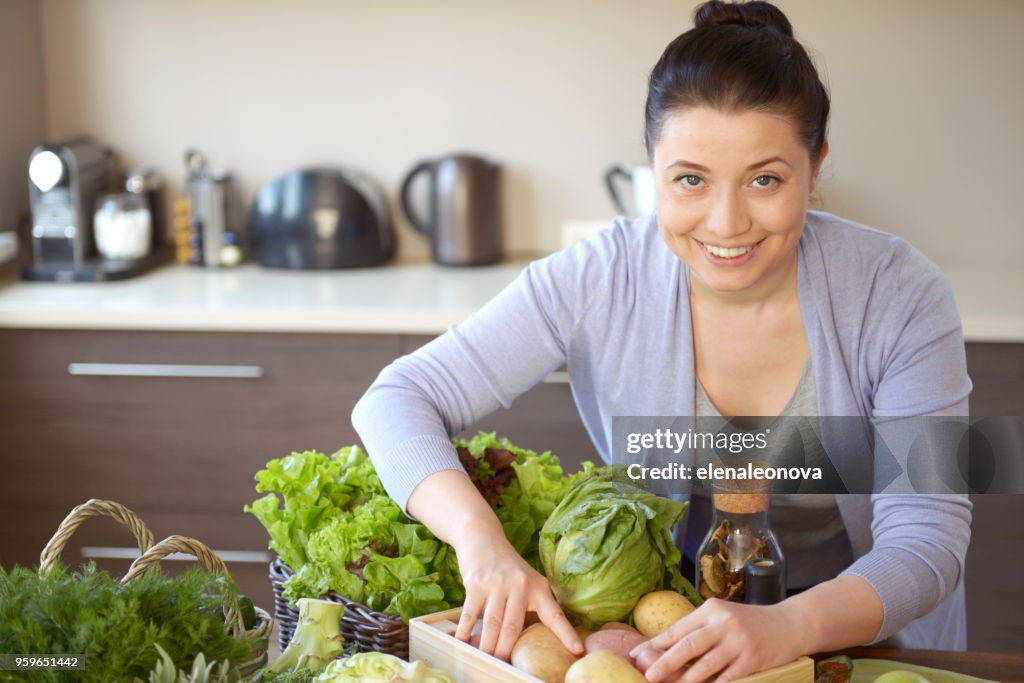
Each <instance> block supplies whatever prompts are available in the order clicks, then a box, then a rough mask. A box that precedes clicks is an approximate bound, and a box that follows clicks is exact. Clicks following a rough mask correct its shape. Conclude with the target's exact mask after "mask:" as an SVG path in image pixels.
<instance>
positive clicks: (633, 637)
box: [583, 628, 647, 664]
mask: <svg viewBox="0 0 1024 683" xmlns="http://www.w3.org/2000/svg"><path fill="white" fill-rule="evenodd" d="M646 640H647V639H646V638H644V637H643V635H642V634H640V633H637V632H636V631H634V630H633V629H631V628H630V629H623V628H614V629H607V630H602V631H598V632H597V633H592V634H590V635H589V636H588V637H587V639H586V640H585V641H584V642H583V646H584V647H585V648H586V650H587V654H590V653H591V652H598V651H600V650H607V651H609V652H614V653H615V654H617V655H620V656H622V657H624V658H625V659H627V660H629V663H630V664H632V663H633V658H632V657H630V656H629V653H630V651H631V650H632V649H633V648H634V647H636V646H637V645H639V644H640V643H643V642H645V641H646Z"/></svg>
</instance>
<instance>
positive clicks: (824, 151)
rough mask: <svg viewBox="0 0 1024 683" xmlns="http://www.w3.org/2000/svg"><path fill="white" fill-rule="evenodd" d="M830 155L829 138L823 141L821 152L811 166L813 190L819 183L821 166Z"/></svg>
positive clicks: (812, 190)
mask: <svg viewBox="0 0 1024 683" xmlns="http://www.w3.org/2000/svg"><path fill="white" fill-rule="evenodd" d="M827 156H828V140H825V141H824V142H822V143H821V153H820V154H819V155H818V160H817V161H816V162H815V163H814V166H812V167H811V192H814V189H815V188H816V187H817V185H818V174H819V173H821V166H822V164H824V163H825V157H827Z"/></svg>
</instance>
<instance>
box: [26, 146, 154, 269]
mask: <svg viewBox="0 0 1024 683" xmlns="http://www.w3.org/2000/svg"><path fill="white" fill-rule="evenodd" d="M114 161H115V159H114V153H113V151H112V150H111V149H110V148H108V147H105V146H103V145H100V144H97V143H96V142H93V141H92V140H90V139H88V138H77V139H74V140H71V141H68V142H64V143H61V144H56V145H49V144H42V145H39V146H37V147H36V148H35V149H34V150H32V154H31V156H30V157H29V162H28V179H29V183H28V188H29V205H30V207H31V210H32V230H31V234H30V237H31V240H30V241H31V261H30V262H29V263H28V264H26V265H25V266H24V267H23V268H22V276H23V277H24V278H25V279H26V280H50V281H60V282H95V281H98V280H116V279H121V278H124V277H130V276H132V275H136V274H138V273H139V272H142V271H143V270H145V269H147V268H149V267H151V265H152V264H151V263H150V261H151V259H149V258H146V259H110V258H101V257H100V254H99V252H98V251H97V247H96V240H95V232H94V230H93V228H94V226H93V217H94V214H95V210H96V200H97V197H99V195H100V194H101V193H103V192H108V191H110V190H111V189H112V188H113V185H114V183H113V181H114V165H115V164H114Z"/></svg>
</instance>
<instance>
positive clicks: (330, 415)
mask: <svg viewBox="0 0 1024 683" xmlns="http://www.w3.org/2000/svg"><path fill="white" fill-rule="evenodd" d="M428 339H429V337H409V336H402V335H348V334H346V335H316V334H248V333H194V332H128V331H71V330H0V469H2V471H3V476H0V516H2V517H0V519H3V520H4V521H3V533H2V535H0V563H2V564H3V565H5V566H10V565H12V564H14V563H18V564H23V565H28V566H31V565H34V564H35V563H36V562H37V561H38V556H39V551H40V550H42V548H43V546H44V545H45V543H46V541H47V540H48V539H49V537H50V536H51V535H52V534H53V532H54V530H55V529H56V527H57V525H58V524H59V523H60V520H61V519H63V517H64V516H65V515H66V514H67V513H68V512H69V511H70V510H71V509H72V508H73V507H74V506H75V505H78V504H79V503H82V502H84V501H85V500H87V499H89V498H106V499H109V500H116V501H118V502H120V503H123V504H124V505H126V506H128V507H129V508H131V509H132V510H134V511H135V512H137V513H138V514H139V515H140V516H141V517H142V518H143V520H144V521H146V523H147V524H148V525H149V526H150V527H151V529H152V531H153V533H154V534H155V536H156V537H157V539H160V538H163V537H164V536H167V535H168V534H172V533H177V534H183V535H187V536H194V537H195V538H198V539H199V540H201V541H203V542H204V543H206V544H207V545H209V546H210V547H211V548H214V549H215V550H219V551H229V554H228V556H229V557H236V558H237V557H241V558H243V560H246V559H247V560H249V561H237V560H235V561H231V562H229V567H230V569H231V571H232V573H233V575H234V576H235V578H236V579H237V580H238V581H239V583H240V585H241V589H242V590H243V591H244V592H246V593H249V594H251V595H252V596H253V597H254V599H255V600H256V601H257V604H260V605H264V606H269V605H271V604H272V603H271V598H270V585H269V582H268V580H267V578H266V562H265V561H263V560H262V559H261V557H262V556H261V555H260V553H261V552H266V547H267V535H266V531H265V530H264V529H263V527H262V526H261V525H260V524H259V523H258V522H257V521H256V520H255V519H254V518H253V517H252V516H251V515H248V514H245V513H243V512H242V507H243V506H244V505H245V504H246V503H249V502H251V501H252V500H253V499H254V498H255V497H256V495H257V494H256V491H255V484H254V480H253V475H254V474H255V473H256V471H258V470H259V469H261V468H262V467H263V465H264V464H265V463H266V462H267V461H268V460H269V459H271V458H275V457H280V456H283V455H287V454H288V453H290V452H291V451H293V450H304V449H317V450H321V451H324V452H328V453H330V452H333V451H334V450H335V449H337V448H339V447H341V446H345V445H349V444H353V443H358V437H357V435H356V434H355V431H354V430H353V429H352V425H351V422H350V414H351V412H352V407H353V406H354V405H355V403H356V401H357V400H358V399H359V397H360V396H361V395H362V394H363V392H364V391H365V390H366V388H367V387H368V386H369V385H370V383H371V382H372V381H373V379H374V378H375V377H376V376H377V374H378V373H379V372H380V370H381V369H382V368H383V367H384V366H385V365H387V364H388V363H389V362H391V361H392V360H393V359H395V358H396V357H398V356H399V355H401V354H402V353H404V352H407V351H409V350H411V349H413V348H416V347H417V346H419V345H420V344H421V343H423V342H425V341H427V340H428ZM136 366H143V367H141V368H140V367H136ZM182 366H193V367H182ZM72 371H74V372H76V373H94V374H72ZM132 371H143V372H148V373H149V376H125V375H124V374H118V373H126V372H132ZM156 373H169V374H170V375H172V376H154V374H156ZM204 373H205V374H212V375H213V376H206V377H203V376H195V375H202V374H204ZM175 374H177V375H182V374H183V375H185V376H173V375H175ZM231 375H236V376H234V377H232V376H231ZM477 429H487V430H496V431H498V432H499V433H501V434H502V435H506V436H508V437H509V438H510V439H512V440H513V441H514V442H516V443H520V444H522V445H523V446H526V447H530V448H535V449H540V450H543V449H551V450H553V451H554V452H556V453H557V454H559V455H562V456H563V457H565V458H566V460H567V463H566V464H567V466H568V467H570V468H575V467H577V466H578V464H579V462H581V461H582V460H584V459H587V458H591V459H593V458H594V457H595V455H594V450H593V447H592V446H591V444H590V440H589V439H588V437H587V435H586V432H585V431H584V429H583V426H582V424H581V422H580V419H579V417H578V416H577V414H576V410H575V407H574V404H573V402H572V397H571V395H570V391H569V387H568V385H567V384H564V383H562V384H559V383H545V384H542V385H540V386H538V387H536V388H535V389H533V390H531V391H530V392H528V393H527V394H526V395H524V396H523V397H520V399H519V400H517V401H516V403H515V405H514V407H513V409H512V410H509V411H499V412H498V413H496V414H494V415H491V416H489V417H487V418H485V419H484V420H481V421H480V423H479V424H478V425H474V426H473V427H472V428H471V429H469V430H467V431H466V432H465V433H466V434H472V433H475V431H476V430H477ZM131 545H132V538H131V535H130V534H129V533H128V532H127V530H126V529H123V528H121V527H119V526H118V525H117V524H116V523H115V522H113V521H110V520H103V519H93V520H89V521H88V522H86V523H85V524H83V525H82V526H81V527H80V528H79V529H78V531H77V532H76V533H75V535H74V536H73V537H72V539H71V542H70V544H69V546H68V548H67V550H66V551H65V553H64V559H65V560H66V561H67V562H68V563H70V564H77V563H79V562H80V561H81V559H82V553H83V551H84V552H85V553H87V554H89V555H90V556H91V557H94V558H98V559H97V562H98V564H100V565H101V566H103V567H105V568H108V569H110V570H111V571H112V572H115V573H119V574H120V573H123V572H124V570H125V569H127V566H128V560H125V559H116V557H115V556H117V555H119V554H123V553H124V552H126V551H127V550H128V548H129V547H130V546H131ZM168 566H170V567H176V566H184V565H183V564H181V563H177V562H171V563H168Z"/></svg>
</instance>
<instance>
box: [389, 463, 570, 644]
mask: <svg viewBox="0 0 1024 683" xmlns="http://www.w3.org/2000/svg"><path fill="white" fill-rule="evenodd" d="M407 507H408V510H409V513H410V514H411V515H412V516H413V517H414V518H416V519H418V520H419V521H421V522H423V524H425V525H426V526H427V528H428V529H430V530H431V531H432V532H433V533H434V535H435V536H437V537H438V538H439V539H441V540H442V541H445V542H446V543H448V544H450V545H451V546H452V547H453V548H455V554H456V556H457V557H458V560H459V572H460V573H461V574H462V583H463V585H464V586H465V588H466V601H465V603H464V604H463V606H462V616H461V617H460V618H459V625H458V628H457V629H456V631H455V637H456V638H458V639H459V640H463V641H466V642H469V637H470V635H471V634H472V632H473V625H474V624H475V623H476V622H477V620H478V619H481V618H482V619H483V624H484V625H483V632H482V633H481V634H480V649H481V650H483V651H484V652H486V653H488V654H493V655H495V656H497V657H500V658H501V659H505V660H507V659H508V658H509V655H510V654H511V652H512V646H513V645H515V644H516V639H517V638H518V637H519V633H520V632H521V631H522V630H523V622H524V620H525V617H526V613H527V612H535V613H536V614H537V616H539V617H540V620H541V621H542V622H544V624H545V625H546V626H547V627H548V628H550V629H551V630H552V631H553V632H554V634H555V635H556V636H558V639H559V640H561V641H562V644H563V645H565V647H567V648H568V649H569V651H570V652H573V653H574V654H583V644H582V643H581V642H580V638H579V635H577V633H576V630H575V629H573V627H572V624H570V623H569V620H568V619H566V617H565V613H563V612H562V608H561V607H559V605H558V602H557V601H556V600H555V596H554V595H552V593H551V586H550V585H549V584H548V580H547V579H546V578H544V577H543V576H541V575H540V574H538V573H537V572H536V571H535V570H534V569H533V567H531V566H530V565H529V564H528V563H527V562H526V560H524V559H523V558H521V557H520V556H519V553H517V552H516V551H515V548H513V547H512V544H511V543H509V542H508V539H506V538H505V532H504V530H502V528H501V523H500V522H499V521H498V518H497V517H496V516H495V515H494V511H493V510H491V508H490V506H489V505H488V504H487V501H485V500H484V499H483V497H482V496H481V495H480V492H479V491H477V490H476V488H474V486H473V483H472V482H471V481H470V479H469V477H467V476H466V473H465V472H462V471H457V470H442V471H440V472H435V473H434V474H432V475H430V476H429V477H427V478H426V479H424V480H423V481H421V482H420V483H419V485H418V486H417V487H416V489H415V490H414V491H413V492H412V495H411V496H409V502H408V506H407Z"/></svg>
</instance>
